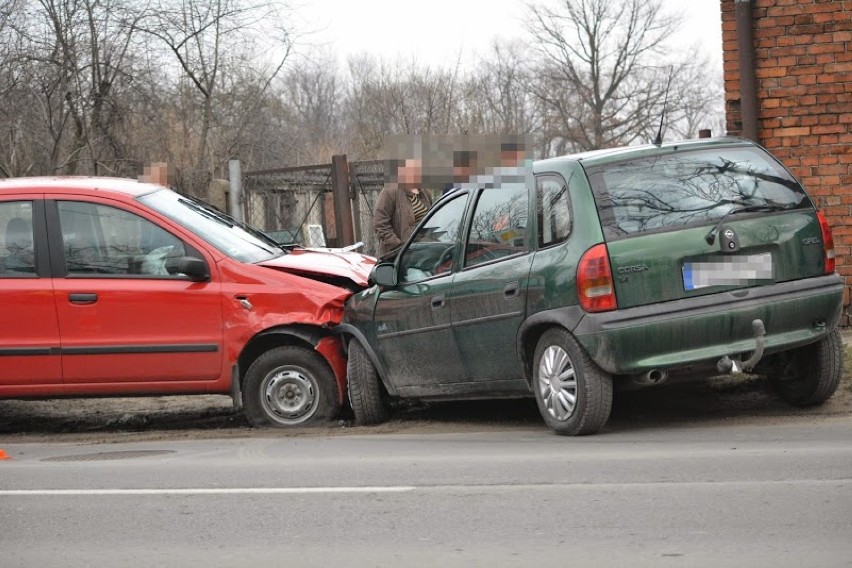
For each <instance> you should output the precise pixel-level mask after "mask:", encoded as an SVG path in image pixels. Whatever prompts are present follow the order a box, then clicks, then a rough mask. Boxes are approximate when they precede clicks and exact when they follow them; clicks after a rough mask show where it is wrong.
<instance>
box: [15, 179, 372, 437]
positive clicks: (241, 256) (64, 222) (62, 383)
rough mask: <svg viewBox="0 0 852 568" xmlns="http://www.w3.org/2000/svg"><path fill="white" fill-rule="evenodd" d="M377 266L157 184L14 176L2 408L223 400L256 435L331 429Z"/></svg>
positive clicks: (115, 180)
mask: <svg viewBox="0 0 852 568" xmlns="http://www.w3.org/2000/svg"><path fill="white" fill-rule="evenodd" d="M373 264H374V261H373V259H372V258H371V257H368V256H364V255H361V254H358V253H354V252H344V251H334V250H329V249H322V250H304V249H295V250H291V251H288V250H283V249H281V248H279V247H277V246H276V245H275V243H274V242H272V241H270V240H268V239H265V238H264V236H263V235H262V234H260V233H258V232H257V231H255V230H253V229H251V228H250V227H247V226H245V225H242V224H240V223H239V222H237V221H235V220H234V219H232V218H230V217H228V216H227V215H225V214H223V213H221V212H219V211H217V210H215V209H213V208H212V207H210V206H208V205H206V204H204V203H203V202H200V201H198V200H194V199H191V198H188V197H186V196H181V195H178V194H176V193H174V192H172V191H170V190H168V189H165V188H163V187H160V186H156V185H151V184H145V183H137V182H135V181H132V180H120V179H108V178H21V179H12V180H4V181H2V182H0V308H2V310H3V313H4V319H5V321H6V322H7V325H3V326H0V362H2V367H3V370H4V371H3V373H2V374H0V398H24V397H27V398H32V397H40V398H46V397H56V396H107V395H131V394H132V395H154V394H192V393H222V394H231V395H232V396H234V399H235V402H236V403H237V406H244V407H245V411H246V414H247V416H248V418H249V421H250V422H251V423H252V424H255V425H264V424H265V425H275V426H291V425H303V424H309V423H312V422H317V421H322V420H323V419H326V418H330V417H332V416H333V415H334V414H335V413H336V412H337V410H338V409H339V408H340V405H341V404H342V403H343V400H344V388H345V362H344V359H343V355H342V350H341V348H340V344H339V341H338V339H336V337H334V336H333V335H332V334H331V333H330V332H329V328H330V327H332V326H334V325H336V324H338V323H339V322H340V320H341V318H342V315H343V304H344V301H345V300H346V299H347V298H348V297H349V296H350V295H351V294H352V293H353V292H354V291H356V290H360V289H362V288H364V287H365V286H366V284H367V277H368V274H369V271H370V269H371V268H372V265H373Z"/></svg>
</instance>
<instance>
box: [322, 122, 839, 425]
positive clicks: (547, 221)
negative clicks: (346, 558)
mask: <svg viewBox="0 0 852 568" xmlns="http://www.w3.org/2000/svg"><path fill="white" fill-rule="evenodd" d="M533 173H534V179H535V182H534V183H532V179H531V177H530V178H529V179H530V181H529V182H528V183H514V184H511V183H510V184H503V185H500V186H499V187H496V186H491V187H489V186H488V185H486V186H485V187H467V188H464V189H458V190H456V191H453V192H452V193H449V194H447V195H446V196H444V197H443V198H442V199H441V200H440V201H438V202H437V203H436V204H435V206H434V207H433V208H432V209H431V210H430V211H429V214H428V216H427V217H426V218H424V219H423V221H422V222H421V223H420V225H419V226H418V228H417V229H416V231H415V232H414V234H413V235H412V237H411V239H410V240H409V241H408V242H407V243H406V244H405V245H404V246H403V247H401V249H400V250H399V251H398V254H397V255H396V256H395V258H393V259H392V260H391V261H384V262H380V263H378V264H377V265H376V266H375V267H374V269H373V272H372V274H371V280H370V283H371V286H370V287H369V288H367V289H366V290H364V291H362V292H360V293H357V294H355V295H354V296H352V297H351V298H350V299H349V300H348V301H347V304H346V312H345V316H344V319H343V323H342V324H341V325H340V326H339V327H338V332H339V333H341V334H343V335H344V336H345V339H346V341H345V344H347V345H348V355H349V360H348V369H347V372H348V387H349V388H348V392H349V401H350V403H351V405H352V410H353V411H354V415H355V419H356V422H357V423H361V424H369V423H376V422H380V421H382V420H384V419H386V418H387V416H388V412H389V403H390V402H392V401H394V400H400V399H419V400H451V399H465V398H471V399H473V398H505V397H523V396H534V397H535V399H536V401H537V403H538V407H539V410H540V411H541V415H542V417H543V418H544V421H545V422H546V423H547V424H548V425H549V426H550V427H551V428H552V429H553V430H554V431H556V432H557V433H558V434H564V435H582V434H592V433H594V432H597V431H598V430H600V429H601V428H602V427H603V426H604V425H605V424H606V422H607V420H608V418H609V414H610V409H611V407H612V397H613V383H614V382H619V381H630V382H632V383H639V384H645V385H654V384H659V383H662V382H664V381H666V380H668V379H670V378H673V377H677V376H683V375H690V376H702V375H703V376H706V377H710V376H715V375H719V374H722V373H735V372H753V373H755V374H761V375H764V376H766V377H767V379H768V382H769V383H770V384H771V385H772V386H773V387H774V388H775V390H776V391H777V392H778V394H779V395H780V396H781V397H783V398H784V399H785V400H786V401H788V402H789V403H791V404H793V405H798V406H808V405H815V404H819V403H822V402H823V401H825V400H826V399H828V398H829V397H830V396H831V395H832V394H833V393H834V391H835V390H836V389H837V386H838V384H839V381H840V378H841V372H842V354H843V349H842V343H841V339H840V334H839V331H838V330H837V323H838V320H839V317H840V313H841V306H842V296H843V281H842V279H841V277H840V276H839V275H838V274H836V273H835V259H834V245H833V240H832V236H831V232H830V230H829V227H828V224H827V223H826V220H825V218H824V217H823V215H822V213H820V212H819V211H817V210H816V208H815V206H814V203H813V202H812V201H811V199H810V198H809V197H808V195H807V194H806V193H805V191H804V189H803V188H802V186H801V184H800V183H799V182H798V181H797V180H796V179H795V178H794V177H793V176H792V175H791V174H790V172H788V171H787V170H786V169H785V168H784V166H782V165H781V164H780V163H779V162H778V161H777V160H776V159H775V158H773V157H772V156H771V155H770V154H769V153H768V152H767V151H766V150H764V149H763V148H761V147H760V146H758V145H756V144H754V143H751V142H749V141H746V140H741V139H733V138H719V139H702V140H692V141H685V142H680V143H667V144H662V145H650V146H642V147H628V148H619V149H612V150H600V151H594V152H588V153H583V154H577V155H571V156H564V157H560V158H553V159H548V160H542V161H539V162H536V163H535V164H534V166H533ZM492 185H493V184H492Z"/></svg>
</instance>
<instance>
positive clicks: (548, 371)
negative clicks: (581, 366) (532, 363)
mask: <svg viewBox="0 0 852 568" xmlns="http://www.w3.org/2000/svg"><path fill="white" fill-rule="evenodd" d="M538 388H539V393H540V394H541V400H542V401H543V402H544V407H545V408H547V412H548V414H550V415H551V416H552V417H553V418H555V419H556V420H559V421H560V422H563V421H565V420H568V419H569V418H571V415H572V414H574V408H576V406H577V379H576V377H575V376H574V365H573V363H571V358H570V357H569V356H568V353H566V352H565V350H564V349H562V348H561V347H559V346H558V345H551V346H550V347H548V348H547V349H546V350H545V351H544V354H543V355H542V357H541V361H540V362H539V365H538Z"/></svg>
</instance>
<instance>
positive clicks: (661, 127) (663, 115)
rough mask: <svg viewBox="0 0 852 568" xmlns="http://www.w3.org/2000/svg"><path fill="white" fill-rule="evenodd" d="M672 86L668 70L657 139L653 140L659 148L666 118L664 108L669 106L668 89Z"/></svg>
mask: <svg viewBox="0 0 852 568" xmlns="http://www.w3.org/2000/svg"><path fill="white" fill-rule="evenodd" d="M671 84H672V74H671V68H669V79H668V81H666V96H665V98H664V99H663V112H662V114H661V115H660V128H659V130H657V137H656V138H654V145H655V146H661V145H662V144H663V121H664V120H665V118H666V107H667V106H668V104H669V87H670V86H671Z"/></svg>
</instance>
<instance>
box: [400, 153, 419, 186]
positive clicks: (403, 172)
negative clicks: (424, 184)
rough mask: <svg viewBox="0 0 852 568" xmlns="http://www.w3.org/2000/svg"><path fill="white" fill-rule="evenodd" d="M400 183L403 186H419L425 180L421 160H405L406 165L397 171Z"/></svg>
mask: <svg viewBox="0 0 852 568" xmlns="http://www.w3.org/2000/svg"><path fill="white" fill-rule="evenodd" d="M397 174H398V175H399V183H400V184H401V185H403V186H410V187H414V186H419V185H420V181H421V180H422V179H423V166H422V163H421V162H420V160H415V159H411V160H405V165H403V166H402V167H400V168H399V169H398V170H397Z"/></svg>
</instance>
